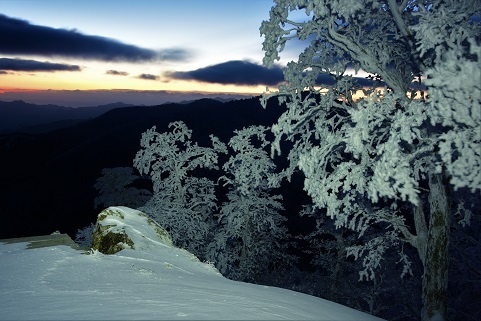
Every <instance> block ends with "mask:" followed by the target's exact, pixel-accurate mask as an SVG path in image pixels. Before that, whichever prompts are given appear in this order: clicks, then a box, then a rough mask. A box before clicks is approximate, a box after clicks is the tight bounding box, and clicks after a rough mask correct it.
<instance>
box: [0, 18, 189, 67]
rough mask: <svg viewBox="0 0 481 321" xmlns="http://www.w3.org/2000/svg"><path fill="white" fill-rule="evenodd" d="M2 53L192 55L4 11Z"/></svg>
mask: <svg viewBox="0 0 481 321" xmlns="http://www.w3.org/2000/svg"><path fill="white" fill-rule="evenodd" d="M0 53H3V54H10V55H37V56H48V57H54V56H59V57H71V58H81V59H92V60H101V61H128V62H140V61H153V60H173V61H183V60H186V59H187V58H188V57H189V53H188V52H187V51H186V50H184V49H182V48H174V49H164V50H160V51H156V50H151V49H146V48H140V47H137V46H133V45H129V44H125V43H122V42H119V41H117V40H114V39H111V38H105V37H100V36H92V35H84V34H82V33H80V32H78V31H76V30H67V29H55V28H51V27H46V26H39V25H33V24H30V22H28V21H25V20H20V19H16V18H11V17H7V16H5V15H2V14H0Z"/></svg>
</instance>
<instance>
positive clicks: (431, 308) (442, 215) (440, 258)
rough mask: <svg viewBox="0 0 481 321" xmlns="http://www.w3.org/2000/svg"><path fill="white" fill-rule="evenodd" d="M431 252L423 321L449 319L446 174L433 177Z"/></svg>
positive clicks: (425, 286) (428, 241)
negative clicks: (444, 179)
mask: <svg viewBox="0 0 481 321" xmlns="http://www.w3.org/2000/svg"><path fill="white" fill-rule="evenodd" d="M429 208H430V219H429V227H428V238H427V249H426V257H425V266H424V275H423V294H422V299H423V309H422V313H421V314H422V318H421V319H422V320H423V321H428V320H429V321H445V320H447V303H448V262H449V259H448V241H449V216H450V206H449V201H448V193H447V189H446V184H445V182H443V176H442V174H431V175H430V176H429Z"/></svg>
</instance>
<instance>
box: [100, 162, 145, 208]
mask: <svg viewBox="0 0 481 321" xmlns="http://www.w3.org/2000/svg"><path fill="white" fill-rule="evenodd" d="M138 179H140V177H139V176H138V175H135V174H134V169H133V168H132V167H115V168H104V169H102V176H100V177H99V178H97V180H96V181H95V184H94V188H95V189H96V190H97V191H98V193H99V195H98V196H97V197H96V198H95V200H94V207H95V208H100V207H103V208H107V207H109V206H114V205H116V206H119V205H122V206H127V207H132V208H138V207H140V206H142V205H144V204H145V203H146V202H147V201H148V200H149V199H150V197H151V196H152V193H151V192H150V191H149V190H147V189H139V188H137V187H135V186H132V184H133V183H134V182H135V181H137V180H138Z"/></svg>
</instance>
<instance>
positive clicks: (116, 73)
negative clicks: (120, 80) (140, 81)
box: [105, 70, 129, 76]
mask: <svg viewBox="0 0 481 321" xmlns="http://www.w3.org/2000/svg"><path fill="white" fill-rule="evenodd" d="M105 73H106V74H107V75H114V76H128V75H129V73H128V72H126V71H118V70H107V71H106V72H105Z"/></svg>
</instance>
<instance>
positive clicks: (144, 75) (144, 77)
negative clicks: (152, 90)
mask: <svg viewBox="0 0 481 321" xmlns="http://www.w3.org/2000/svg"><path fill="white" fill-rule="evenodd" d="M137 78H139V79H145V80H159V76H156V75H151V74H141V75H139V76H138V77H137Z"/></svg>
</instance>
